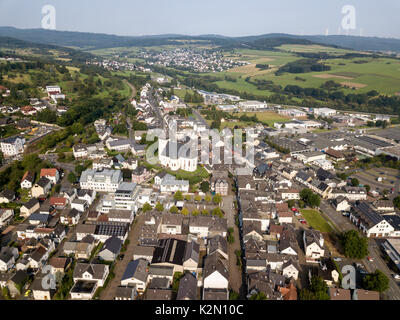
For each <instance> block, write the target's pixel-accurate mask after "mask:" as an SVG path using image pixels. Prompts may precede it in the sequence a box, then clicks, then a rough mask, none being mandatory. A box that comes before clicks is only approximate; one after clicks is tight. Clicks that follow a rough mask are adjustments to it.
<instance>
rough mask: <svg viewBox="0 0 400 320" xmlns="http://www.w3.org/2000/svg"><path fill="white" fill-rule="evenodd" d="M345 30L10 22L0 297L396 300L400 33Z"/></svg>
mask: <svg viewBox="0 0 400 320" xmlns="http://www.w3.org/2000/svg"><path fill="white" fill-rule="evenodd" d="M50 34H51V35H52V36H50ZM341 37H343V39H346V36H341ZM335 39H336V38H329V37H326V39H325V40H321V39H319V38H313V37H312V36H310V37H308V38H306V37H301V36H298V37H296V36H290V37H289V36H285V35H279V36H274V35H268V36H265V37H263V36H256V37H240V38H229V37H217V36H178V35H169V36H167V35H165V36H159V37H158V36H151V37H146V36H141V37H119V36H111V35H110V36H108V35H107V36H106V35H104V34H86V33H79V32H71V33H68V34H64V33H63V32H59V31H49V30H46V31H44V30H42V29H31V30H29V29H16V28H10V27H0V151H1V153H0V250H1V251H0V300H160V301H161V300H162V301H164V302H166V301H173V300H270V301H271V300H400V75H399V73H398V70H399V69H400V57H399V55H400V50H398V48H400V45H399V43H400V40H396V39H391V40H387V41H388V42H390V41H392V43H393V44H392V46H393V48H392V49H391V48H386V47H385V48H383V49H382V50H376V49H374V48H370V47H368V45H369V44H370V43H372V42H373V41H377V45H379V43H380V42H379V39H380V38H376V39H375V38H366V40H365V41H364V40H362V39H363V38H361V37H360V39H361V40H360V41H359V42H357V41H354V42H352V43H349V42H346V46H345V45H340V44H337V43H335ZM89 40H90V41H89ZM322 41H325V42H322ZM329 41H331V42H329ZM343 41H344V40H343ZM352 45H353V46H352ZM396 50H397V51H396ZM372 73H374V75H373V76H371V74H372ZM281 307H282V305H281Z"/></svg>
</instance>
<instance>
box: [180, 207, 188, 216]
mask: <svg viewBox="0 0 400 320" xmlns="http://www.w3.org/2000/svg"><path fill="white" fill-rule="evenodd" d="M181 213H182V214H183V215H184V216H187V215H188V214H189V210H188V209H186V208H183V209H182V211H181Z"/></svg>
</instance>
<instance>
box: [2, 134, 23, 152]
mask: <svg viewBox="0 0 400 320" xmlns="http://www.w3.org/2000/svg"><path fill="white" fill-rule="evenodd" d="M24 144H25V138H22V137H20V136H15V137H9V138H6V139H4V140H2V141H1V143H0V147H1V152H2V153H3V155H4V157H13V156H16V155H18V154H21V153H23V152H24Z"/></svg>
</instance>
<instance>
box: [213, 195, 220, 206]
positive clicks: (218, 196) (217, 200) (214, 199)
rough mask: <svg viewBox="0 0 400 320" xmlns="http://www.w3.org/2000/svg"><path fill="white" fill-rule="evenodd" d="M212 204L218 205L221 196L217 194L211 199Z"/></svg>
mask: <svg viewBox="0 0 400 320" xmlns="http://www.w3.org/2000/svg"><path fill="white" fill-rule="evenodd" d="M213 202H214V203H215V204H220V203H221V202H222V197H221V195H220V194H218V193H217V194H216V195H215V196H214V197H213Z"/></svg>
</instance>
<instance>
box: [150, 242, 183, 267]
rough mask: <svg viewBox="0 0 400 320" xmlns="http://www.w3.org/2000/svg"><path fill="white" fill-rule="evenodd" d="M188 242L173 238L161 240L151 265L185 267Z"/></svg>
mask: <svg viewBox="0 0 400 320" xmlns="http://www.w3.org/2000/svg"><path fill="white" fill-rule="evenodd" d="M185 249H186V241H182V240H177V239H173V238H168V239H161V240H159V241H158V244H157V247H156V248H155V250H154V254H153V259H152V261H151V263H172V264H176V265H183V261H184V260H183V259H184V254H185Z"/></svg>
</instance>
